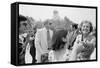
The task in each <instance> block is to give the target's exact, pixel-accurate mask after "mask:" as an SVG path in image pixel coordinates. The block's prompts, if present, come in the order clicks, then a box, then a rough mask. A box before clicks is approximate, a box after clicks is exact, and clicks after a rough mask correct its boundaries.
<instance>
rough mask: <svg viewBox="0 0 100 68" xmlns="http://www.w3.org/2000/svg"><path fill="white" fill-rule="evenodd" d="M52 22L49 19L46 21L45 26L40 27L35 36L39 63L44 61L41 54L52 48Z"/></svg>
mask: <svg viewBox="0 0 100 68" xmlns="http://www.w3.org/2000/svg"><path fill="white" fill-rule="evenodd" d="M50 25H51V23H50V22H49V21H48V20H47V21H45V23H44V28H41V29H38V30H37V33H36V36H35V48H36V56H35V57H36V60H37V63H40V62H42V61H41V56H42V55H43V54H46V53H48V52H49V49H50V48H51V39H52V36H53V31H52V30H51V29H50Z"/></svg>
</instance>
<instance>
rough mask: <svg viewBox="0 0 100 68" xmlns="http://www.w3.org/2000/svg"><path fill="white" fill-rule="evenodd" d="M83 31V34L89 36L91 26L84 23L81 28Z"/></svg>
mask: <svg viewBox="0 0 100 68" xmlns="http://www.w3.org/2000/svg"><path fill="white" fill-rule="evenodd" d="M81 31H82V33H83V34H88V33H89V32H90V24H89V23H83V25H82V27H81Z"/></svg>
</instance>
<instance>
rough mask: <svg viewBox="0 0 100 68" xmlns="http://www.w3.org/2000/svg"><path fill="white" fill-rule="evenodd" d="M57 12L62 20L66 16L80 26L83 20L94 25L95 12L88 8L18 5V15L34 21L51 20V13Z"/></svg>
mask: <svg viewBox="0 0 100 68" xmlns="http://www.w3.org/2000/svg"><path fill="white" fill-rule="evenodd" d="M54 10H57V11H58V12H59V16H60V17H61V19H63V18H64V17H65V16H67V17H68V18H69V19H70V20H71V21H73V22H75V23H77V24H80V23H81V22H82V21H84V20H88V21H91V22H92V24H93V26H95V25H96V10H95V9H90V8H76V7H58V6H40V5H23V4H20V5H19V14H21V15H24V16H29V17H33V18H34V19H35V20H36V21H38V20H41V21H45V20H46V19H52V18H53V11H54Z"/></svg>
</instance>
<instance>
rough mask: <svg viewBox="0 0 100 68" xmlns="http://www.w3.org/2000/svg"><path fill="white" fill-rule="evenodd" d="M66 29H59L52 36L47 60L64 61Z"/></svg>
mask: <svg viewBox="0 0 100 68" xmlns="http://www.w3.org/2000/svg"><path fill="white" fill-rule="evenodd" d="M66 35H67V31H65V30H60V31H58V32H56V33H55V34H54V36H53V40H52V41H53V44H52V50H51V51H50V52H49V56H48V59H49V62H57V61H66V60H67V59H68V57H67V55H68V50H67V46H66Z"/></svg>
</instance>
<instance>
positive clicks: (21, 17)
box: [18, 15, 27, 27]
mask: <svg viewBox="0 0 100 68" xmlns="http://www.w3.org/2000/svg"><path fill="white" fill-rule="evenodd" d="M26 20H27V18H26V17H25V16H23V15H19V17H18V25H19V27H20V22H21V21H26ZM23 25H25V26H26V25H27V24H26V23H23Z"/></svg>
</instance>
